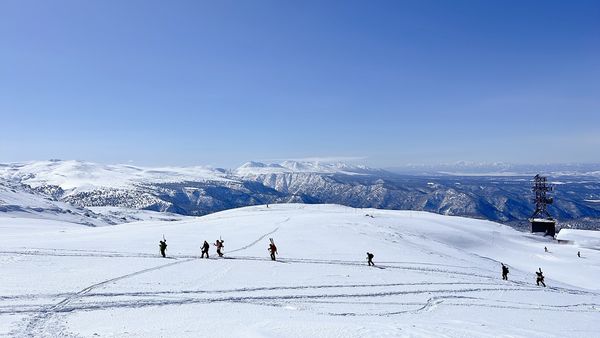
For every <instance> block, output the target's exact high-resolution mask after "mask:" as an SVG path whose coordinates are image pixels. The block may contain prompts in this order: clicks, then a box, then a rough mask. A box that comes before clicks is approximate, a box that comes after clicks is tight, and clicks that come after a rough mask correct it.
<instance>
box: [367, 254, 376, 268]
mask: <svg viewBox="0 0 600 338" xmlns="http://www.w3.org/2000/svg"><path fill="white" fill-rule="evenodd" d="M373 257H375V255H373V254H372V253H370V252H367V264H368V265H369V266H375V263H373Z"/></svg>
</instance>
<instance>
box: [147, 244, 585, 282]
mask: <svg viewBox="0 0 600 338" xmlns="http://www.w3.org/2000/svg"><path fill="white" fill-rule="evenodd" d="M269 241H270V243H269V247H268V248H267V251H269V254H270V256H271V260H273V261H275V260H276V257H275V255H277V254H278V253H277V246H275V242H274V241H273V238H269ZM224 242H225V241H224V240H223V239H220V238H219V239H217V240H216V241H215V243H214V244H213V245H214V246H215V247H217V255H219V257H223V248H224V247H225V246H224V245H223V243H224ZM158 247H159V249H160V254H161V255H162V256H163V257H166V250H167V240H166V239H165V238H164V236H163V239H162V241H159V245H158ZM209 249H210V244H208V242H207V241H204V244H202V247H201V253H202V255H201V256H200V257H201V258H204V256H206V258H209V257H208V250H209ZM544 250H545V251H546V252H548V248H547V247H544ZM577 256H578V257H581V253H580V252H579V251H578V252H577ZM373 257H375V255H373V253H371V252H367V265H368V266H375V263H373ZM500 264H501V265H502V279H503V280H508V273H509V270H508V266H506V265H504V263H500ZM535 275H536V280H535V282H536V284H537V285H538V286H539V285H540V284H542V286H544V287H546V283H544V274H543V273H542V268H539V271H536V272H535Z"/></svg>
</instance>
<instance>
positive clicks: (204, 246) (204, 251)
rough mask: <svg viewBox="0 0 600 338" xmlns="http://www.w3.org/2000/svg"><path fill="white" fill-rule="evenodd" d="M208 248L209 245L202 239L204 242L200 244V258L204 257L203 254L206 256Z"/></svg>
mask: <svg viewBox="0 0 600 338" xmlns="http://www.w3.org/2000/svg"><path fill="white" fill-rule="evenodd" d="M208 249H210V245H209V244H208V242H207V241H204V244H203V245H202V256H201V257H200V258H204V255H206V258H208Z"/></svg>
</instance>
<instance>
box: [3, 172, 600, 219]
mask: <svg viewBox="0 0 600 338" xmlns="http://www.w3.org/2000/svg"><path fill="white" fill-rule="evenodd" d="M530 179H531V177H529V176H520V175H519V176H517V175H498V176H479V175H467V176H457V175H439V174H436V175H399V174H394V173H391V172H388V171H385V170H381V169H373V168H368V167H366V166H357V165H351V164H346V163H327V162H300V161H284V162H280V163H261V162H248V163H245V164H244V165H242V166H240V167H239V168H237V169H235V170H224V169H218V168H210V167H167V168H144V167H137V166H131V165H104V164H96V163H89V162H79V161H41V162H29V163H20V164H4V165H0V182H1V183H2V186H4V187H11V189H12V190H11V194H13V195H14V194H21V193H23V194H25V195H23V196H28V197H27V198H34V199H37V200H42V201H44V203H50V204H52V205H49V206H44V205H45V204H44V205H42V206H38V207H37V209H36V210H38V211H36V212H37V213H39V212H41V211H43V210H45V209H48V210H50V209H56V208H55V205H59V204H56V203H62V204H60V205H62V206H63V207H61V208H63V209H64V208H66V207H64V206H70V207H76V208H78V209H77V210H80V211H79V212H78V214H81V215H84V217H85V214H86V213H88V214H89V215H94V214H95V212H94V211H92V210H88V209H86V208H92V207H114V208H129V209H138V210H150V211H158V212H171V213H174V214H179V215H192V216H197V215H204V214H208V213H212V212H215V211H220V210H225V209H231V208H236V207H241V206H248V205H256V204H272V203H290V202H291V203H335V204H342V205H347V206H352V207H365V208H366V207H369V208H371V207H372V208H380V209H401V210H424V211H431V212H436V213H440V214H446V215H460V216H469V217H476V218H484V219H489V220H493V221H500V222H504V223H510V224H512V225H521V226H526V224H527V222H526V220H527V218H528V217H529V216H530V215H531V213H532V211H533V205H532V203H531V197H532V196H531V192H530ZM551 181H552V182H553V183H554V184H555V185H556V186H557V189H556V191H555V197H556V198H555V201H556V202H555V204H554V205H553V206H552V207H551V209H550V211H551V213H552V214H553V215H555V216H556V217H557V218H558V219H559V220H560V221H561V222H563V224H564V225H574V226H577V227H590V226H591V227H593V228H597V227H600V226H599V225H598V222H597V219H600V203H595V202H593V201H596V200H600V180H598V179H597V178H596V177H595V176H593V175H584V176H575V175H569V176H554V177H551ZM3 191H4V192H3V193H2V194H1V195H0V200H1V201H2V202H0V208H2V209H0V210H13V211H14V210H16V209H15V208H22V207H23V203H22V202H19V201H18V200H15V198H14V196H13V197H10V196H12V195H10V194H9V193H8V191H7V190H6V189H4V190H3ZM53 203H54V204H53ZM22 209H23V210H28V211H30V212H33V211H32V210H33V209H31V208H29V209H27V208H22ZM88 211H89V212H88ZM5 214H6V213H5ZM0 215H1V214H0ZM105 216H106V217H105V218H108V219H109V220H108V223H114V222H122V221H123V220H122V218H121V217H116V220H115V217H110V215H105ZM113 216H114V215H113ZM92 218H93V217H92ZM97 218H100V219H101V218H102V217H100V216H98V217H97ZM92 223H93V222H92Z"/></svg>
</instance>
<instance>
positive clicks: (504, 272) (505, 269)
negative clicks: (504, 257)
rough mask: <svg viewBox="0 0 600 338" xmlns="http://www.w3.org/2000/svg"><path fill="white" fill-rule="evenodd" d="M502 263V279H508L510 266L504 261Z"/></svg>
mask: <svg viewBox="0 0 600 338" xmlns="http://www.w3.org/2000/svg"><path fill="white" fill-rule="evenodd" d="M500 264H502V279H503V280H508V266H506V265H504V263H500Z"/></svg>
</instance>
